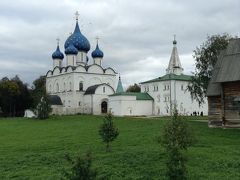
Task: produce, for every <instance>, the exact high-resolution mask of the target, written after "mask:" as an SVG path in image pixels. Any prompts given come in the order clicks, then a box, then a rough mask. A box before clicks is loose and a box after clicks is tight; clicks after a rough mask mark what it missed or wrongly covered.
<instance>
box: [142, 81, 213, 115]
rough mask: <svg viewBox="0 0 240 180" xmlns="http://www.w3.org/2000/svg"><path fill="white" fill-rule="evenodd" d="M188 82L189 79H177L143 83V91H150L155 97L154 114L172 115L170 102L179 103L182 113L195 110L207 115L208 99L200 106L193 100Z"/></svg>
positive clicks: (186, 113)
mask: <svg viewBox="0 0 240 180" xmlns="http://www.w3.org/2000/svg"><path fill="white" fill-rule="evenodd" d="M188 83H189V81H176V80H171V81H160V82H153V83H146V84H142V85H141V92H148V93H149V95H150V96H152V97H153V99H154V115H170V107H171V103H170V102H172V104H176V105H177V109H178V111H179V113H181V114H184V115H190V114H191V113H192V112H193V111H197V112H199V113H200V112H201V111H203V114H204V115H207V108H208V107H207V99H206V103H205V104H204V105H203V106H201V107H199V106H198V103H197V102H196V101H195V100H194V101H192V98H191V94H190V92H189V91H186V88H187V85H188ZM181 86H183V90H182V88H181ZM154 87H155V88H154ZM156 87H158V88H156ZM170 92H171V93H170Z"/></svg>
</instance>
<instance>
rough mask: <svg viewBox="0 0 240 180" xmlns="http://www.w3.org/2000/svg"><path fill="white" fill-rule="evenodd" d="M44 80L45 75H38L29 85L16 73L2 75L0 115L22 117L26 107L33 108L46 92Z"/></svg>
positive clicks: (0, 81) (0, 82) (0, 83)
mask: <svg viewBox="0 0 240 180" xmlns="http://www.w3.org/2000/svg"><path fill="white" fill-rule="evenodd" d="M45 82H46V78H45V76H40V77H39V78H37V79H36V80H34V81H33V86H32V87H29V85H28V84H27V83H24V82H23V81H22V80H21V79H20V78H19V77H18V76H17V75H16V76H15V77H13V78H8V77H3V78H2V79H1V80H0V116H4V117H22V116H23V115H24V111H25V110H26V109H35V108H36V106H37V104H38V103H39V102H40V99H41V97H42V96H43V95H45V94H46V88H45Z"/></svg>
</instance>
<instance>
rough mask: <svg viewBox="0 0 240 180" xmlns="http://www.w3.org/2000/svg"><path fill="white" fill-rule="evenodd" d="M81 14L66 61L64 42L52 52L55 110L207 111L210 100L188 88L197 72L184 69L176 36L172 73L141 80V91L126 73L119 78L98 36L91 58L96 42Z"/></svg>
mask: <svg viewBox="0 0 240 180" xmlns="http://www.w3.org/2000/svg"><path fill="white" fill-rule="evenodd" d="M76 20H77V21H76V26H75V30H74V32H73V34H71V35H70V36H69V37H68V38H67V40H66V42H65V44H64V48H65V55H66V58H65V62H64V63H63V61H64V60H63V59H64V54H63V53H62V52H61V51H60V48H59V43H58V45H57V49H56V51H55V52H54V53H53V54H52V59H53V69H52V70H49V71H48V72H47V75H46V88H47V92H48V93H49V94H50V95H51V102H52V108H53V114H77V113H86V114H102V113H106V112H108V111H111V112H112V113H113V114H114V115H118V116H124V115H129V116H140V115H157V116H160V115H170V114H171V112H172V108H173V105H176V106H177V109H178V110H179V112H180V113H181V114H184V115H190V114H193V112H197V113H199V114H200V113H201V112H203V114H205V115H206V114H207V105H206V104H204V105H202V107H199V106H198V103H197V102H196V101H193V100H192V98H191V95H190V93H189V92H188V91H187V90H186V88H187V85H188V84H189V82H190V80H191V76H189V75H185V74H183V68H182V66H181V62H180V59H179V56H178V52H177V46H176V45H177V41H176V40H174V41H173V50H172V54H171V58H170V61H169V65H168V68H167V70H166V71H167V72H166V75H164V76H162V77H158V78H155V79H152V80H149V81H145V82H141V83H140V84H141V92H139V93H127V92H124V91H123V87H122V83H121V79H120V77H119V80H118V84H117V73H116V72H115V71H114V70H113V69H112V68H110V67H108V68H104V67H103V63H102V62H103V55H104V54H103V52H102V51H101V50H100V48H99V46H98V42H97V45H96V48H95V50H94V51H93V52H92V54H91V55H92V58H93V62H92V63H90V62H89V58H88V55H87V54H88V51H89V50H90V43H89V41H88V40H87V38H86V37H85V36H84V35H83V34H82V33H81V31H80V28H79V26H78V19H77V18H76ZM64 64H65V66H64Z"/></svg>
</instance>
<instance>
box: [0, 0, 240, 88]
mask: <svg viewBox="0 0 240 180" xmlns="http://www.w3.org/2000/svg"><path fill="white" fill-rule="evenodd" d="M239 7H240V1H238V0H223V1H216V0H213V1H191V0H183V1H176V0H170V1H162V0H149V1H145V0H139V1H136V2H132V1H128V0H121V1H120V0H112V1H109V0H102V1H97V0H92V1H87V0H81V1H78V0H68V1H57V0H51V1H48V0H43V1H37V0H34V1H26V0H17V1H14V3H9V1H8V0H3V1H1V2H0V24H1V28H0V65H1V67H0V78H1V77H3V76H5V75H9V76H14V75H15V74H19V75H20V77H23V79H24V81H27V82H28V83H31V82H32V80H34V79H35V78H37V77H38V76H39V75H42V74H45V73H46V72H47V71H48V69H50V68H51V66H52V60H51V54H52V52H53V51H54V50H55V48H56V41H55V39H56V38H57V37H60V39H61V42H60V44H61V50H62V51H64V49H63V44H64V42H65V40H66V39H67V37H68V36H69V33H70V32H72V31H73V29H74V25H75V21H74V15H73V14H74V12H75V11H76V10H78V11H79V12H80V22H79V23H80V25H81V29H82V32H83V34H84V35H85V36H86V37H87V38H88V39H89V41H90V43H91V51H92V50H93V49H94V48H95V44H96V41H95V39H94V38H95V37H96V36H100V38H101V39H100V42H99V43H100V47H101V49H102V50H103V51H104V54H105V56H104V65H105V66H112V67H113V68H114V69H116V70H117V71H118V72H119V73H121V76H122V81H123V84H124V85H125V86H128V85H129V84H132V83H134V82H140V81H144V80H147V79H150V78H155V77H158V76H160V75H163V74H164V73H165V69H166V67H167V64H168V61H169V58H170V53H171V49H172V38H173V34H176V35H177V40H178V51H179V54H180V59H181V61H182V65H183V67H184V69H185V72H186V73H190V72H191V71H193V70H194V60H193V58H192V51H193V50H194V49H195V48H196V46H199V45H200V44H201V43H202V42H203V41H204V40H205V39H206V36H207V35H208V34H209V35H212V34H217V33H224V32H227V33H229V34H231V35H239V34H238V33H239V27H240V22H239V15H240V12H239ZM88 56H89V57H90V56H91V52H89V54H88ZM21 63H22V64H25V65H24V66H21V65H20V64H21ZM20 67H21V68H20Z"/></svg>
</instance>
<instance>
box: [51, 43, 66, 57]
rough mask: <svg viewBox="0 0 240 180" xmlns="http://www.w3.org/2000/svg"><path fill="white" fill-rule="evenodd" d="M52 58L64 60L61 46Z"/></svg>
mask: <svg viewBox="0 0 240 180" xmlns="http://www.w3.org/2000/svg"><path fill="white" fill-rule="evenodd" d="M52 58H53V59H63V58H64V55H63V53H62V52H61V51H60V48H59V45H58V46H57V49H56V51H55V52H54V53H53V54H52Z"/></svg>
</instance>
